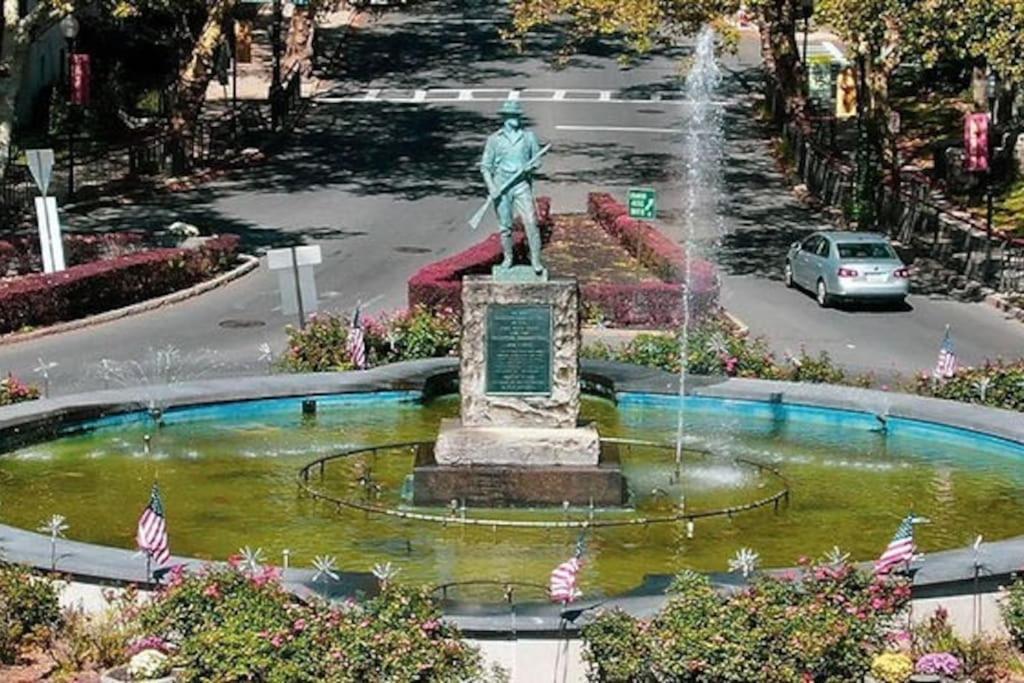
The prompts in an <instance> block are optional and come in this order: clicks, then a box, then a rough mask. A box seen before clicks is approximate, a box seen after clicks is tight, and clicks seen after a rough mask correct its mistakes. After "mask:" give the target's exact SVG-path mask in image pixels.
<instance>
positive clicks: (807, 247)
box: [800, 235, 821, 254]
mask: <svg viewBox="0 0 1024 683" xmlns="http://www.w3.org/2000/svg"><path fill="white" fill-rule="evenodd" d="M820 239H821V238H820V237H818V236H817V235H811V236H810V237H808V238H807V239H805V240H804V241H803V242H802V243H801V244H800V251H806V252H807V253H809V254H813V253H814V250H815V249H817V248H818V241H819V240H820Z"/></svg>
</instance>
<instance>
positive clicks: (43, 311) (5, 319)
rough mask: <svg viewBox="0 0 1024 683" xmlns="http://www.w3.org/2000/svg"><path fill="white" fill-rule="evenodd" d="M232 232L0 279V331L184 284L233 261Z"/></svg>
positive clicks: (128, 301)
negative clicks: (192, 244) (198, 243)
mask: <svg viewBox="0 0 1024 683" xmlns="http://www.w3.org/2000/svg"><path fill="white" fill-rule="evenodd" d="M237 247H238V236H237V235H222V236H220V237H218V238H215V239H212V240H209V241H207V242H206V243H205V244H204V245H203V246H202V247H200V248H198V249H153V250H150V251H144V252H139V253H136V254H129V255H127V256H122V257H119V258H115V259H110V260H107V261H97V262H95V263H89V264H86V265H82V266H74V267H72V268H68V269H67V270H64V271H61V272H59V273H50V274H48V275H26V276H25V277H21V278H17V279H15V280H9V281H7V282H2V283H0V332H11V331H14V330H19V329H21V328H23V327H26V326H37V325H49V324H52V323H56V322H61V321H64V320H73V319H75V318H81V317H83V316H87V315H91V314H94V313H102V312H104V311H109V310H111V309H114V308H119V307H121V306H127V305H129V304H133V303H137V302H139V301H143V300H145V299H149V298H152V297H157V296H161V295H164V294H169V293H170V292H174V291H177V290H179V289H182V288H185V287H189V286H191V285H194V284H196V283H197V282H201V281H203V280H205V279H207V278H209V277H210V276H211V275H213V274H215V273H217V272H218V271H221V270H224V269H225V268H226V267H228V266H229V265H230V264H231V263H232V262H233V260H234V255H235V250H236V249H237Z"/></svg>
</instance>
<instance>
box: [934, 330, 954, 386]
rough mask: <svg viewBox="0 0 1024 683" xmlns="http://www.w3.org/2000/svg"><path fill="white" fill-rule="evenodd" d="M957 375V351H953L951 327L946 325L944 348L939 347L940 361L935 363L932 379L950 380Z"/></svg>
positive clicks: (943, 339)
mask: <svg viewBox="0 0 1024 683" xmlns="http://www.w3.org/2000/svg"><path fill="white" fill-rule="evenodd" d="M955 374H956V351H955V350H954V349H953V338H952V337H950V336H949V325H946V334H945V336H944V337H943V338H942V346H940V347H939V359H938V361H937V362H936V363H935V370H934V371H932V377H933V378H935V379H948V378H950V377H952V376H953V375H955Z"/></svg>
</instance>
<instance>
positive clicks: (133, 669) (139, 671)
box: [128, 650, 171, 680]
mask: <svg viewBox="0 0 1024 683" xmlns="http://www.w3.org/2000/svg"><path fill="white" fill-rule="evenodd" d="M170 672H171V667H170V661H169V660H168V657H167V655H165V654H164V653H162V652H160V651H159V650H143V651H142V652H139V653H138V654H136V655H135V656H134V657H132V658H131V659H130V660H129V661H128V675H129V676H131V678H132V680H135V679H137V678H160V677H162V676H166V675H167V674H169V673H170Z"/></svg>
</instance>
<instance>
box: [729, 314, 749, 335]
mask: <svg viewBox="0 0 1024 683" xmlns="http://www.w3.org/2000/svg"><path fill="white" fill-rule="evenodd" d="M722 315H724V316H725V319H726V320H728V321H729V322H730V323H731V324H732V325H733V326H734V327H735V328H736V332H737V333H738V334H739V335H741V336H743V337H745V336H747V335H748V334H750V326H749V325H747V324H746V323H745V322H743V321H742V320H741V319H740V318H739V317H738V316H737V315H736V314H735V313H730V312H729V311H727V310H725V309H724V308H723V309H722Z"/></svg>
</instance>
